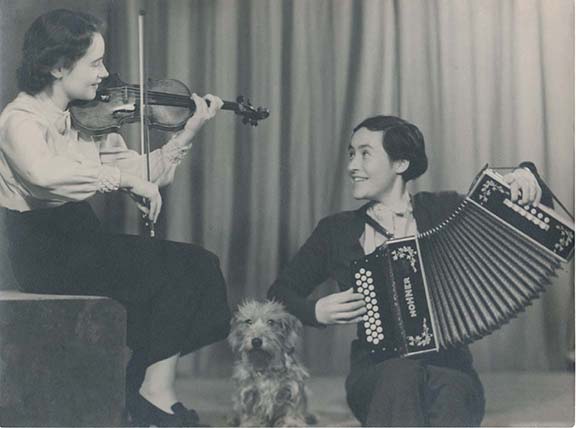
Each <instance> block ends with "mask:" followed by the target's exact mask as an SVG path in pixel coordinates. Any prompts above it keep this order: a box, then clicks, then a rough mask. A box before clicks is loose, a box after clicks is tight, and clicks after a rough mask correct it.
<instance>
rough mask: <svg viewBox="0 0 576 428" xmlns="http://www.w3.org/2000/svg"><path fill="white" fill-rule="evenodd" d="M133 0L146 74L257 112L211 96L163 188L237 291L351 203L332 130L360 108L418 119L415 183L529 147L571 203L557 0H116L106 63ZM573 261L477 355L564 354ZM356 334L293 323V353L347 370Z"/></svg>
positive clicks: (218, 350)
mask: <svg viewBox="0 0 576 428" xmlns="http://www.w3.org/2000/svg"><path fill="white" fill-rule="evenodd" d="M142 7H144V8H145V9H146V12H147V13H146V22H147V26H146V29H147V36H146V37H147V54H148V74H149V76H150V77H154V76H157V77H165V76H167V77H171V78H176V79H179V80H181V81H183V82H186V83H187V84H188V85H190V87H191V88H192V89H193V90H194V91H196V92H198V93H201V94H204V93H214V94H217V95H219V96H221V97H222V98H224V99H228V100H233V99H234V97H235V96H236V95H237V94H244V95H246V96H249V98H250V99H251V100H252V101H253V103H254V104H255V105H256V106H258V105H263V106H265V107H268V108H269V109H270V111H271V115H270V118H269V119H267V120H265V121H264V122H262V123H261V124H260V125H259V126H258V127H257V128H248V127H245V126H243V125H241V124H240V122H239V120H237V119H236V118H235V117H233V115H232V114H231V113H226V112H223V113H220V114H219V115H218V116H217V118H216V119H215V120H213V121H212V122H210V123H209V124H208V125H207V126H206V127H205V129H203V130H202V132H201V135H199V136H198V138H197V142H196V144H195V147H194V149H193V152H192V153H191V155H190V156H189V157H188V158H187V159H186V160H185V162H184V163H183V164H182V166H181V167H180V169H179V171H178V173H177V177H176V182H175V183H174V184H173V185H172V186H171V188H169V189H168V190H167V191H166V192H165V200H166V203H165V208H164V217H163V223H162V225H161V231H162V232H163V233H164V235H165V237H166V238H169V239H175V240H182V241H187V242H197V243H200V244H202V245H204V246H205V247H206V248H208V249H210V250H211V251H213V252H215V253H216V254H218V255H219V256H220V260H221V263H222V268H223V270H224V272H225V275H226V277H227V280H228V283H229V290H230V299H231V303H232V305H233V306H235V305H236V304H238V303H239V302H241V301H242V300H243V299H245V298H264V297H265V294H266V290H267V288H268V286H269V285H270V284H271V282H272V281H273V280H274V278H275V276H276V275H277V273H278V272H279V270H280V269H281V268H282V266H283V265H284V264H286V263H287V262H288V260H289V259H290V257H291V256H292V255H293V254H294V253H295V251H296V250H297V249H298V248H299V246H300V245H301V244H302V243H303V242H304V241H305V239H306V238H307V237H308V236H309V234H310V233H311V231H312V230H313V228H314V226H315V225H316V223H317V222H318V221H319V220H320V219H321V218H322V217H324V216H326V215H328V214H330V213H334V212H337V211H339V210H342V209H350V208H353V207H356V206H358V203H357V202H355V201H353V200H352V199H351V197H350V187H349V183H348V178H347V176H346V174H345V166H346V146H347V144H348V142H349V138H350V135H351V130H352V128H353V126H354V125H355V124H357V123H358V122H359V121H360V120H362V119H363V118H365V117H367V116H370V115H374V114H393V115H399V116H401V117H404V118H406V119H408V120H410V121H412V122H414V123H416V124H418V126H419V127H420V128H421V130H422V132H423V133H424V135H425V137H426V141H427V148H428V156H429V158H430V169H429V171H428V173H427V174H426V175H424V176H423V177H422V178H421V179H419V180H418V183H416V187H415V188H414V189H413V190H414V191H417V190H422V189H426V190H444V189H455V190H459V191H461V192H465V191H466V189H467V188H468V186H469V185H470V183H471V181H472V178H473V176H474V175H475V173H476V172H477V171H479V170H480V168H481V167H482V166H483V165H484V164H485V163H490V164H491V165H494V166H513V165H517V164H518V163H519V162H520V161H522V160H525V159H530V160H533V161H534V162H535V163H536V164H537V165H538V168H539V170H540V172H541V174H542V177H544V179H545V180H546V181H547V182H548V183H549V185H550V187H551V188H552V189H553V190H554V191H555V193H556V194H557V195H558V197H559V198H560V199H561V200H562V201H564V202H565V203H566V204H567V205H568V206H570V207H572V206H573V203H574V146H573V143H574V135H573V120H574V110H573V105H574V102H573V101H574V100H573V93H574V58H573V51H574V49H573V13H574V11H573V3H572V2H571V1H569V0H517V1H514V0H465V1H463V0H438V1H428V0H421V1H418V0H400V1H392V0H360V1H359V0H356V1H352V0H314V1H311V0H294V1H286V0H283V1H280V0H236V1H228V0H205V1H199V0H193V1H184V0H170V1H162V2H156V1H149V2H118V1H116V2H112V3H111V7H110V14H109V18H110V19H109V43H108V49H109V54H110V61H109V63H110V64H111V65H114V67H115V69H116V70H118V71H120V72H121V73H122V74H123V75H124V77H126V78H128V77H130V78H132V79H134V78H135V77H136V76H137V74H136V72H137V69H136V67H135V64H137V62H136V60H135V57H134V52H135V50H136V41H135V36H136V34H137V31H136V27H135V25H136V15H137V12H138V10H139V9H140V8H142ZM127 53H129V54H127ZM127 213H129V217H131V216H132V217H133V215H134V213H135V210H134V209H133V208H129V210H128V211H127ZM572 277H573V273H572V271H571V267H569V268H568V272H567V273H565V274H562V275H561V276H560V278H559V279H558V280H557V281H555V284H554V285H553V286H552V287H551V290H550V291H549V292H548V293H547V294H546V295H545V296H544V297H543V298H542V299H541V300H539V301H538V302H536V303H535V304H534V305H533V307H531V308H529V309H528V311H527V312H526V313H525V314H522V315H520V316H519V317H518V319H517V320H514V321H512V322H511V323H510V325H508V326H506V327H504V328H502V329H501V330H500V331H498V332H497V333H496V334H494V335H493V336H491V337H488V338H486V339H484V340H482V341H480V342H478V343H476V344H474V345H473V351H474V354H475V358H476V365H477V366H478V367H479V368H481V369H492V370H497V369H520V370H522V369H550V368H558V367H561V366H562V364H563V362H564V357H565V353H566V350H567V346H568V345H567V343H566V342H567V338H569V335H570V333H569V329H568V328H569V327H570V326H571V325H572V324H573V320H572V318H571V311H572V308H571V305H572V298H571V290H572V288H573V282H572V280H571V278H572ZM334 290H335V288H334V285H333V284H330V283H328V284H326V285H323V286H322V287H321V288H320V289H319V291H318V293H317V296H320V295H322V294H325V293H328V292H331V291H334ZM352 336H353V328H351V327H345V328H341V327H338V328H333V327H330V328H327V329H323V330H321V331H318V330H313V329H306V331H305V333H304V341H303V347H302V353H303V355H304V358H305V361H306V363H307V364H308V365H309V367H310V368H311V370H312V371H313V372H314V373H343V372H344V371H345V370H346V368H347V355H348V345H349V341H350V338H351V337H352ZM230 358H231V356H230V355H229V352H228V350H227V348H226V346H225V345H224V344H220V345H217V346H212V347H210V348H208V349H207V350H204V351H202V352H201V353H200V354H199V355H197V356H195V357H193V359H192V360H191V361H189V362H184V363H183V364H182V366H181V367H183V368H182V370H192V371H194V372H201V373H227V367H228V366H229V364H226V363H227V362H228V361H229V360H230Z"/></svg>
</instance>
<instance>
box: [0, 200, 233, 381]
mask: <svg viewBox="0 0 576 428" xmlns="http://www.w3.org/2000/svg"><path fill="white" fill-rule="evenodd" d="M5 214H6V215H5V221H6V230H7V235H8V240H9V255H10V258H11V261H12V266H13V271H14V274H15V277H16V279H17V280H18V282H19V286H20V288H21V289H22V290H23V291H28V292H36V293H53V294H79V295H99V296H107V297H111V298H113V299H115V300H117V301H118V302H120V303H121V304H122V305H123V306H124V307H125V308H126V312H127V342H128V346H129V347H130V348H131V349H132V351H133V357H132V360H131V361H130V364H129V366H128V386H129V387H132V388H137V387H139V384H140V383H141V381H142V379H143V376H144V372H145V369H146V367H148V366H149V365H151V364H153V363H155V362H157V361H161V360H163V359H166V358H168V357H170V356H173V355H175V354H180V355H183V354H186V353H189V352H192V351H194V350H196V349H199V348H201V347H203V346H205V345H208V344H210V343H213V342H216V341H218V340H221V339H224V338H225V337H226V336H227V334H228V332H229V324H230V311H229V308H228V303H227V297H226V284H225V281H224V278H223V276H222V272H221V271H220V267H219V261H218V258H217V257H216V256H215V255H214V254H212V253H210V252H209V251H207V250H205V249H204V248H202V247H199V246H197V245H192V244H185V243H179V242H171V241H162V240H159V239H150V238H144V237H140V236H129V235H111V234H107V233H105V232H104V231H103V230H102V229H101V226H100V223H99V221H98V219H97V218H96V216H95V215H94V213H93V212H92V209H91V208H90V206H89V204H87V203H85V202H82V203H68V204H65V205H63V206H61V207H58V208H52V209H43V210H34V211H30V212H24V213H17V212H13V211H6V212H5Z"/></svg>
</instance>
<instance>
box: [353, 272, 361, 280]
mask: <svg viewBox="0 0 576 428" xmlns="http://www.w3.org/2000/svg"><path fill="white" fill-rule="evenodd" d="M361 276H362V275H360V274H359V273H358V272H356V275H354V278H356V279H360V277H361Z"/></svg>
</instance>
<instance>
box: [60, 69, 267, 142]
mask: <svg viewBox="0 0 576 428" xmlns="http://www.w3.org/2000/svg"><path fill="white" fill-rule="evenodd" d="M145 88H146V91H145V92H142V91H141V88H140V85H133V84H128V83H125V82H123V81H122V80H121V79H120V77H119V76H118V74H111V75H110V76H109V77H107V78H106V79H104V80H103V81H102V83H101V84H100V86H99V87H98V90H97V91H96V97H95V98H94V99H93V100H91V101H75V102H74V103H73V104H72V105H71V106H70V117H71V119H72V124H73V125H74V127H75V128H76V129H78V130H80V131H82V132H85V133H87V134H89V135H103V134H107V133H110V132H118V130H119V129H120V127H121V126H122V125H125V124H128V123H134V122H138V121H141V120H142V114H141V111H140V110H141V105H143V104H142V103H141V94H142V93H143V94H144V98H145V100H144V104H145V106H146V108H145V111H146V123H147V125H148V126H149V127H151V128H157V129H161V130H164V131H179V130H181V129H183V128H184V126H185V124H186V121H187V120H188V119H189V118H190V116H192V115H193V114H194V112H195V111H196V105H195V103H194V101H193V100H192V98H190V97H191V95H192V93H191V91H190V89H189V88H188V87H187V86H186V85H185V84H184V83H182V82H180V81H179V80H176V79H163V80H154V79H148V82H147V84H146V85H145ZM207 103H208V104H210V101H207ZM222 110H230V111H233V112H234V113H236V114H237V115H239V116H241V117H242V122H243V123H244V124H250V125H252V126H257V125H258V122H259V121H260V120H264V119H266V118H267V117H268V116H269V114H270V112H269V110H268V109H266V108H262V107H258V108H254V107H253V106H252V104H250V101H249V100H248V99H247V98H245V97H243V96H239V97H238V98H237V99H236V102H232V101H224V104H223V106H222Z"/></svg>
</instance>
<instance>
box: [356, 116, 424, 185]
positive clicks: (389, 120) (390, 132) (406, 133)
mask: <svg viewBox="0 0 576 428" xmlns="http://www.w3.org/2000/svg"><path fill="white" fill-rule="evenodd" d="M360 128H366V129H368V130H370V131H382V135H383V137H382V147H384V150H385V151H386V153H388V156H389V157H390V160H392V161H397V160H407V161H410V166H409V167H408V168H407V169H406V171H404V173H402V177H403V178H404V181H410V180H413V179H415V178H418V177H420V176H421V175H422V174H424V172H426V169H428V158H427V157H426V149H425V147H424V137H423V136H422V133H421V132H420V130H419V129H418V127H417V126H416V125H413V124H411V123H410V122H408V121H406V120H404V119H400V118H399V117H396V116H374V117H369V118H368V119H365V120H364V121H362V123H360V124H359V125H358V126H356V127H355V128H354V131H353V132H352V133H353V134H354V133H355V132H356V131H358V130H359V129H360Z"/></svg>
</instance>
